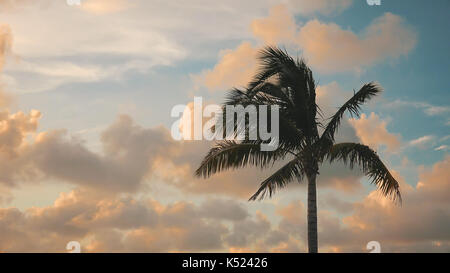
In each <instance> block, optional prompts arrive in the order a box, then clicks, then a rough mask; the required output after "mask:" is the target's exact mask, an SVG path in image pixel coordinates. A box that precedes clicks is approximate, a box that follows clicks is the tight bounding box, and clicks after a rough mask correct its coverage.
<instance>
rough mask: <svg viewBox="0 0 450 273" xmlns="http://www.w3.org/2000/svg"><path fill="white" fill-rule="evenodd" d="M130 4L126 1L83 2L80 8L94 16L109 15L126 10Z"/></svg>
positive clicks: (87, 0)
mask: <svg viewBox="0 0 450 273" xmlns="http://www.w3.org/2000/svg"><path fill="white" fill-rule="evenodd" d="M129 5H130V2H129V1H124V0H83V1H82V4H81V5H80V7H81V8H82V9H83V10H85V11H87V12H90V13H94V14H109V13H116V12H119V11H122V10H125V9H127V8H128V7H129Z"/></svg>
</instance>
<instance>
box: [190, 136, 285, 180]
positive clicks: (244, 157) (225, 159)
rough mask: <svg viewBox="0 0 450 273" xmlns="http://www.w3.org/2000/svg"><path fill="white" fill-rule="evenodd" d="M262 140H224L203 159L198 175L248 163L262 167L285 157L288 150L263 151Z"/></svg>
mask: <svg viewBox="0 0 450 273" xmlns="http://www.w3.org/2000/svg"><path fill="white" fill-rule="evenodd" d="M260 144H261V142H258V141H252V142H247V143H246V142H243V143H238V142H236V141H231V140H224V141H221V142H218V143H217V144H216V146H215V147H213V148H211V150H210V151H209V152H208V154H207V155H206V156H205V158H204V159H203V161H202V163H201V164H200V167H199V168H198V169H197V170H196V171H195V175H196V176H198V177H204V178H207V177H210V176H211V175H213V174H215V173H218V172H221V171H224V170H228V169H231V168H233V169H236V168H241V167H245V166H247V165H253V166H259V167H261V168H264V167H267V166H270V165H273V163H274V162H275V161H276V160H279V159H283V158H284V157H285V156H286V154H287V153H288V152H286V151H284V150H282V149H280V148H278V149H277V150H275V151H272V152H264V151H261V146H260Z"/></svg>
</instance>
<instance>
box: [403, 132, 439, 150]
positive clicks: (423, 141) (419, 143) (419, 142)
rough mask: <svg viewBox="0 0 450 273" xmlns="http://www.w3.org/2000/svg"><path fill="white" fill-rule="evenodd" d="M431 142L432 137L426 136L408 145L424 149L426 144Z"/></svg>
mask: <svg viewBox="0 0 450 273" xmlns="http://www.w3.org/2000/svg"><path fill="white" fill-rule="evenodd" d="M433 140H434V136H432V135H426V136H422V137H419V138H417V139H413V140H411V141H410V142H409V145H411V146H418V147H421V148H424V147H425V145H426V144H427V143H429V142H430V141H433Z"/></svg>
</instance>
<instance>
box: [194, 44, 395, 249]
mask: <svg viewBox="0 0 450 273" xmlns="http://www.w3.org/2000/svg"><path fill="white" fill-rule="evenodd" d="M259 61H260V62H261V67H260V70H259V72H258V73H257V74H256V75H255V77H254V79H253V80H252V81H251V82H250V83H249V84H248V87H247V88H246V89H245V90H240V89H233V90H231V91H230V92H229V94H228V97H227V100H226V102H225V104H224V110H225V105H227V104H228V105H230V104H231V105H243V106H244V107H245V106H248V105H255V106H258V105H278V106H279V146H278V148H277V149H276V150H274V151H261V150H260V144H261V143H263V141H262V140H247V139H246V140H242V141H237V140H221V141H219V142H217V143H216V145H215V147H213V148H211V150H210V151H209V153H208V154H207V155H206V156H205V158H204V159H203V161H202V163H201V165H200V167H199V168H198V169H197V170H196V172H195V175H196V176H198V177H205V178H207V177H209V176H211V175H212V174H214V173H217V172H220V171H224V170H227V169H231V168H232V169H234V168H241V167H245V166H247V165H253V166H258V167H261V168H266V167H271V166H273V164H274V163H275V162H276V161H279V160H287V159H288V160H289V161H287V163H286V164H285V165H284V166H283V167H281V168H280V169H279V170H277V171H276V172H275V173H273V174H272V175H271V176H270V177H268V178H267V179H266V180H264V181H263V182H262V183H261V185H260V187H259V189H258V190H257V191H256V193H255V194H254V195H253V196H252V197H251V198H250V200H256V199H260V200H261V199H263V198H264V197H265V196H267V195H268V196H272V194H273V193H274V192H275V191H276V190H277V189H279V188H283V187H285V186H286V185H287V184H288V183H290V182H292V181H294V180H295V179H297V180H298V182H301V181H302V180H303V178H305V177H306V180H307V181H308V213H307V218H308V250H309V252H312V253H316V252H318V239H317V200H316V177H317V175H318V174H319V167H320V166H321V164H322V163H323V162H324V161H329V162H333V161H336V160H342V161H343V162H344V163H345V164H346V165H348V166H349V167H350V168H353V167H354V166H355V165H358V166H359V167H360V168H361V170H362V171H363V172H364V174H365V175H367V176H368V177H369V178H371V182H372V183H373V184H375V185H376V186H377V188H378V190H379V191H381V193H382V194H383V195H384V196H386V197H390V198H391V199H392V200H393V201H396V202H399V203H401V195H400V190H399V184H398V182H397V181H396V180H395V178H394V177H393V176H392V175H391V173H390V172H389V170H388V169H387V168H386V166H385V165H384V164H383V162H382V161H381V160H380V158H379V157H378V155H377V153H376V152H375V151H373V150H372V149H371V148H369V147H368V146H365V145H362V144H359V143H338V144H336V143H335V139H334V137H335V134H336V132H337V130H338V127H339V124H340V122H341V120H342V118H343V115H344V113H346V112H348V113H349V114H350V115H351V116H359V114H360V107H361V105H362V104H363V103H365V102H366V101H368V100H369V99H370V98H372V97H373V96H375V95H377V94H378V93H380V92H381V88H380V87H379V86H377V85H376V84H375V83H368V84H365V85H363V86H362V87H361V89H360V90H359V91H358V92H356V93H354V95H353V97H352V98H350V99H349V100H348V101H347V102H346V103H344V105H342V106H341V107H340V108H339V109H338V110H337V112H336V113H335V114H334V115H333V116H331V117H330V118H328V119H323V118H322V115H321V112H320V108H319V106H318V105H317V104H316V83H315V81H314V79H313V75H312V72H311V70H310V69H309V68H308V66H307V65H306V64H305V62H304V61H303V60H302V59H298V58H297V59H295V60H294V59H293V58H292V57H291V56H289V55H288V53H287V52H286V51H283V50H281V49H279V48H278V47H266V48H264V49H263V50H261V52H260V56H259ZM258 117H259V115H258ZM269 120H270V119H269ZM269 126H270V124H269ZM319 129H320V130H319ZM234 130H235V133H237V130H238V128H237V127H235V129H234ZM245 130H249V126H248V125H246V127H245Z"/></svg>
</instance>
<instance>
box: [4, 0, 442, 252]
mask: <svg viewBox="0 0 450 273" xmlns="http://www.w3.org/2000/svg"><path fill="white" fill-rule="evenodd" d="M70 3H72V2H70V1H66V0H57V1H56V0H54V1H50V0H0V234H1V235H0V251H1V252H65V251H66V244H67V243H68V242H69V241H78V242H80V244H81V248H82V251H83V252H186V251H196V252H305V251H306V250H307V240H306V187H305V183H292V184H291V185H290V186H289V187H287V188H286V189H284V190H283V191H280V192H278V193H277V194H276V195H274V196H273V197H272V198H271V199H265V200H263V201H259V202H248V201H247V200H248V198H249V197H250V196H251V195H252V194H253V193H254V192H255V191H256V189H257V187H258V185H259V183H260V182H261V181H262V180H264V178H265V177H267V176H268V175H270V173H271V171H272V172H273V171H274V170H276V167H277V165H276V166H274V168H272V169H268V170H259V169H253V168H246V169H242V170H237V171H227V172H224V173H221V174H217V175H214V176H212V177H211V178H209V179H199V178H195V177H194V176H193V173H194V171H195V169H196V168H197V167H198V165H199V163H200V162H201V160H202V158H203V156H204V155H205V154H206V153H207V151H208V149H209V148H210V147H211V145H213V143H212V142H208V141H176V140H174V139H173V138H172V137H171V134H170V129H171V127H172V125H173V123H174V122H175V121H176V119H175V118H173V117H172V116H171V115H170V113H171V110H172V108H173V107H174V106H175V105H179V104H185V105H188V104H189V103H192V101H193V99H194V97H202V98H203V100H204V101H205V102H207V103H221V102H222V101H223V100H224V97H225V95H226V91H228V90H230V89H231V88H232V87H244V86H245V85H246V83H248V81H249V80H250V79H251V77H252V75H254V73H255V72H256V71H257V68H258V63H257V56H258V52H259V50H260V49H261V48H263V47H264V46H265V45H277V46H280V47H282V48H285V49H286V50H287V51H288V52H289V53H290V54H291V55H292V56H299V57H302V58H304V59H305V60H306V62H307V63H308V65H309V66H310V67H311V69H312V70H313V73H314V77H315V80H316V81H317V82H318V87H317V94H318V95H317V100H318V103H319V106H320V107H321V108H322V110H323V112H324V114H325V116H330V115H331V114H332V113H333V112H334V111H335V110H336V109H337V107H339V106H340V105H341V104H342V103H344V102H345V101H346V100H347V99H348V98H350V97H351V96H352V94H353V90H358V89H359V88H360V87H361V86H362V85H363V84H364V83H367V82H371V81H375V82H377V83H378V84H379V85H380V86H382V87H383V90H384V91H383V93H382V95H381V96H379V97H377V98H375V99H373V100H372V101H371V102H370V103H368V104H366V105H365V106H364V107H363V110H362V111H363V114H362V115H361V116H360V117H350V116H347V117H346V118H345V120H344V122H343V124H342V127H341V129H340V131H339V135H338V138H337V140H338V141H355V142H361V143H363V144H365V145H368V146H370V147H371V148H373V149H374V150H376V151H377V153H378V154H379V155H380V156H381V158H382V159H383V161H384V162H385V163H386V165H387V166H388V167H389V168H390V170H391V171H392V173H393V175H394V176H395V177H396V179H397V180H398V181H399V183H400V190H401V192H402V196H403V204H402V206H398V205H396V204H394V203H393V202H392V201H390V200H388V199H386V198H384V197H382V196H380V194H379V193H378V192H377V191H376V188H375V187H374V186H373V185H370V183H369V180H368V179H367V178H365V177H364V176H363V175H362V173H361V172H360V171H359V170H357V169H355V170H349V169H348V168H347V167H346V166H344V165H343V164H339V163H338V164H333V165H329V164H327V163H324V165H323V167H322V169H321V173H320V176H319V178H318V209H319V212H318V217H319V220H318V225H319V251H321V252H368V250H367V249H366V245H367V243H368V242H370V241H378V242H380V245H381V251H382V252H449V251H450V179H449V177H450V172H449V170H450V155H449V149H450V130H449V129H450V97H449V95H448V94H449V91H450V90H449V88H450V86H449V84H448V79H447V78H446V77H447V76H448V75H449V73H450V61H449V60H450V52H449V50H448V48H449V47H448V45H449V44H450V35H449V34H450V33H449V29H448V26H449V25H450V19H449V17H448V12H449V10H450V1H448V0H435V1H419V0H408V1H406V0H390V1H388V0H382V1H381V5H379V6H377V5H373V6H371V5H368V4H367V2H366V1H357V0H335V1H330V0H317V1H306V0H248V1H237V0H236V1H235V0H228V1H220V0H218V1H208V0H190V1H182V0H171V1H160V0H145V1H144V0H135V1H126V0H81V1H80V5H70Z"/></svg>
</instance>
